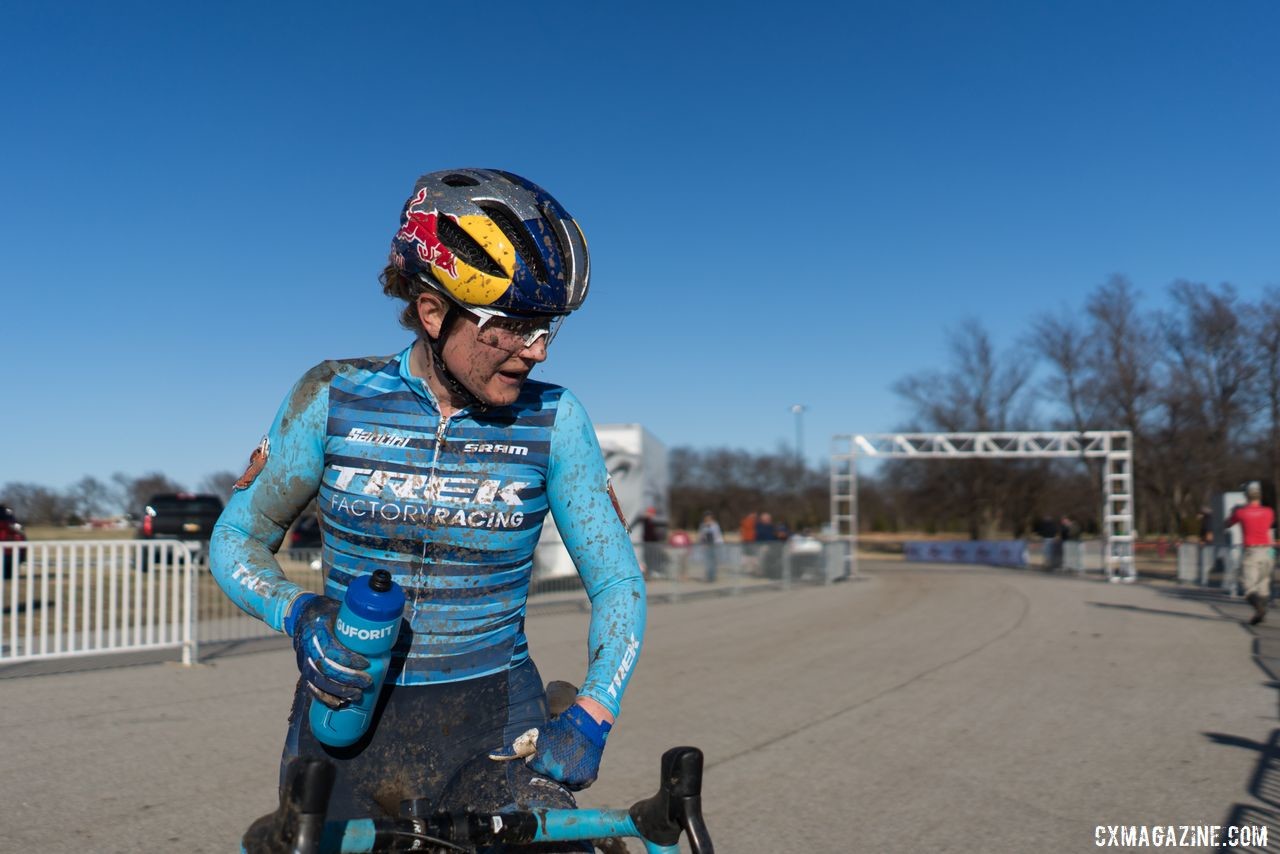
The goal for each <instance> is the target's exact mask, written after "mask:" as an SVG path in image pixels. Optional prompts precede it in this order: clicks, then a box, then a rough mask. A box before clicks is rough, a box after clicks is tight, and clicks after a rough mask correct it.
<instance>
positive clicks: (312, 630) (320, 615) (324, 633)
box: [284, 593, 373, 709]
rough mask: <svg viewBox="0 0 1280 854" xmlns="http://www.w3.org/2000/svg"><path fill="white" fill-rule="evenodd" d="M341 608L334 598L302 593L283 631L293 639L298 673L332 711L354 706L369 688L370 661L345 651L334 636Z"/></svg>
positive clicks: (371, 681) (295, 602)
mask: <svg viewBox="0 0 1280 854" xmlns="http://www.w3.org/2000/svg"><path fill="white" fill-rule="evenodd" d="M339 607H341V606H340V605H339V604H338V602H337V601H336V600H334V599H330V598H328V597H327V596H318V595H316V594H315V593H304V594H302V595H301V596H299V597H298V598H297V599H296V600H295V601H294V603H293V607H291V608H290V609H289V616H288V617H286V618H285V622H284V628H285V631H286V632H288V633H289V634H290V635H292V636H293V649H294V651H295V652H297V654H298V671H299V672H300V673H301V674H302V678H303V679H305V680H306V682H307V688H309V689H310V690H311V693H312V694H314V695H315V697H316V699H317V700H319V701H320V702H322V703H324V704H325V705H326V706H328V707H329V708H331V709H337V708H341V707H342V706H344V705H346V704H348V703H357V702H359V701H360V699H361V698H362V697H363V696H364V691H365V689H366V688H369V687H372V685H373V677H371V676H370V675H369V674H368V672H366V671H368V669H369V659H367V658H365V657H364V656H363V655H360V654H359V653H356V652H352V651H351V650H349V649H347V648H346V647H345V646H343V645H342V643H341V642H340V641H339V640H338V637H337V635H336V634H334V622H335V621H336V620H337V619H338V609H339Z"/></svg>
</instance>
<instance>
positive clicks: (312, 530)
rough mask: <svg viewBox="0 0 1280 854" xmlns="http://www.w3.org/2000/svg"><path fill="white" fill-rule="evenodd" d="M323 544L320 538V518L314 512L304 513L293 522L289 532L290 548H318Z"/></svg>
mask: <svg viewBox="0 0 1280 854" xmlns="http://www.w3.org/2000/svg"><path fill="white" fill-rule="evenodd" d="M321 545H322V542H321V539H320V520H319V519H318V518H316V514H314V513H304V514H302V515H301V516H299V517H298V521H296V522H294V523H293V530H291V531H290V532H289V541H288V546H287V548H289V549H308V550H309V549H318V548H320V546H321Z"/></svg>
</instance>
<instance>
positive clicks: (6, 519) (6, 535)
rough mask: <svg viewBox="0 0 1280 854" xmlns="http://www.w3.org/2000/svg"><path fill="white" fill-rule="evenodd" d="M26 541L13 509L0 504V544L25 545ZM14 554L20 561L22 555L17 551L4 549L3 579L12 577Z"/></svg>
mask: <svg viewBox="0 0 1280 854" xmlns="http://www.w3.org/2000/svg"><path fill="white" fill-rule="evenodd" d="M26 541H27V535H26V533H25V532H23V530H22V523H21V522H19V521H18V517H17V516H16V515H15V514H14V512H13V508H12V507H6V506H4V505H3V504H0V543H15V542H18V543H25V542H26ZM15 554H17V557H18V561H21V559H22V555H21V553H20V552H19V550H16V549H5V551H4V577H5V578H10V577H11V576H12V575H13V565H14V555H15Z"/></svg>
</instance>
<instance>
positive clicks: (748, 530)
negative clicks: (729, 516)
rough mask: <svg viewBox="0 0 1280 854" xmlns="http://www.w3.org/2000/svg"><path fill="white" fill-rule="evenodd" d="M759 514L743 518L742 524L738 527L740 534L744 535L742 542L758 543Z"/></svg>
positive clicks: (753, 513) (749, 514)
mask: <svg viewBox="0 0 1280 854" xmlns="http://www.w3.org/2000/svg"><path fill="white" fill-rule="evenodd" d="M759 516H760V514H759V513H755V512H751V513H748V514H747V515H745V516H743V517H742V523H741V524H740V525H738V532H739V533H740V534H741V535H742V542H744V543H754V542H755V541H756V519H758V518H759Z"/></svg>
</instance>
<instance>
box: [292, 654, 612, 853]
mask: <svg viewBox="0 0 1280 854" xmlns="http://www.w3.org/2000/svg"><path fill="white" fill-rule="evenodd" d="M310 704H311V693H310V692H309V691H308V690H307V688H306V683H305V682H303V681H301V680H300V681H299V682H298V688H297V691H296V693H295V694H294V700H293V710H292V712H291V713H290V715H289V733H288V736H287V738H286V740H285V747H284V756H283V758H282V760H281V764H280V775H281V776H280V779H281V783H282V784H283V781H284V770H285V768H286V766H287V765H288V763H289V762H290V761H291V760H292V759H294V758H297V757H316V758H325V759H328V760H330V761H331V762H333V764H334V766H335V768H336V770H337V774H336V779H335V781H334V786H333V795H332V797H331V799H330V802H329V813H328V815H329V817H330V818H332V819H350V818H366V817H370V816H379V815H391V816H395V815H399V814H400V813H401V802H402V801H406V800H411V799H425V801H426V803H427V804H429V805H430V808H431V809H434V808H438V809H445V810H453V809H463V808H465V807H468V806H470V807H472V808H474V809H476V810H480V811H488V810H495V811H496V810H501V809H509V808H512V807H516V808H521V809H523V808H532V807H549V808H553V809H572V808H574V807H576V806H577V804H576V803H575V801H574V799H573V795H572V794H571V793H570V792H569V790H567V789H565V788H564V787H563V786H561V785H560V784H559V783H557V782H555V781H553V780H548V779H546V778H545V777H541V776H539V775H536V774H534V773H533V771H531V770H529V767H528V766H527V765H525V764H524V763H523V762H521V761H518V760H517V761H514V762H495V761H493V760H492V759H489V758H488V754H489V753H490V752H492V751H494V750H496V749H497V748H499V747H502V746H504V745H508V744H510V743H511V742H512V740H514V739H515V738H516V737H517V736H519V735H520V734H521V733H523V732H524V731H525V730H527V729H530V728H532V727H537V726H542V725H543V724H545V723H546V721H547V716H548V715H547V698H546V692H545V690H544V688H543V687H542V678H541V677H540V676H539V675H538V669H537V668H536V667H535V666H534V664H533V662H532V661H525V662H524V663H522V664H521V665H519V666H518V667H515V668H513V669H511V670H509V671H507V672H505V673H497V674H494V675H492V676H484V677H481V678H479V679H468V680H466V681H462V682H445V683H441V684H438V685H386V686H384V687H383V689H382V693H381V695H380V696H379V698H378V705H377V707H376V708H375V709H374V718H373V723H372V724H371V725H370V727H369V731H368V732H367V733H365V736H364V738H362V739H361V740H360V741H358V742H356V743H355V744H353V745H351V746H350V747H327V746H326V745H323V744H321V743H320V742H319V741H317V740H316V738H315V736H314V735H312V733H311V725H310V722H309V720H308V717H309V716H308V710H309V708H310ZM419 808H422V807H419ZM521 850H522V851H523V850H529V851H533V850H546V851H550V850H555V851H577V850H583V851H590V850H592V849H591V848H590V847H581V848H579V847H575V846H574V845H573V844H568V845H565V844H559V845H557V846H555V848H554V849H552V848H545V849H543V848H541V847H539V848H537V849H534V848H525V849H521Z"/></svg>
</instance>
